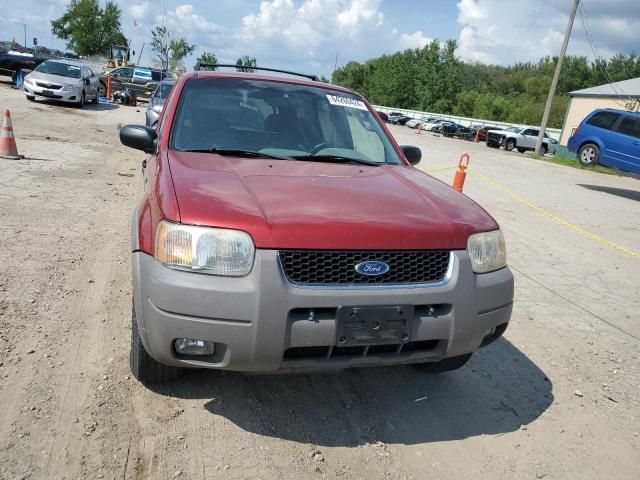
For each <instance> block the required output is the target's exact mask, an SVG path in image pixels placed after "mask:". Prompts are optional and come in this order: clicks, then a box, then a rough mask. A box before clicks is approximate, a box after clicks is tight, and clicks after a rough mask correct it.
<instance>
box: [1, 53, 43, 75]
mask: <svg viewBox="0 0 640 480" xmlns="http://www.w3.org/2000/svg"><path fill="white" fill-rule="evenodd" d="M40 63H42V59H37V58H35V57H34V56H33V55H31V54H28V53H21V52H17V51H13V50H0V75H6V76H7V77H11V81H12V82H13V83H16V78H17V74H18V72H19V71H21V70H27V71H31V70H33V69H34V68H36V66H38V65H39V64H40Z"/></svg>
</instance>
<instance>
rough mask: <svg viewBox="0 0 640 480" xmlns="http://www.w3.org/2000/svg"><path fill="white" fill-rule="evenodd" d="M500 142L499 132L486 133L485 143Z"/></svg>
mask: <svg viewBox="0 0 640 480" xmlns="http://www.w3.org/2000/svg"><path fill="white" fill-rule="evenodd" d="M500 142H502V135H500V134H499V133H488V134H487V143H500Z"/></svg>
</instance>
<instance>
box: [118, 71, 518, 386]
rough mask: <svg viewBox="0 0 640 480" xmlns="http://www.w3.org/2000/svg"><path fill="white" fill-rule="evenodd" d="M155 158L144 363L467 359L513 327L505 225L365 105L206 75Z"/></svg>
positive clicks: (431, 367) (140, 362) (145, 273)
mask: <svg viewBox="0 0 640 480" xmlns="http://www.w3.org/2000/svg"><path fill="white" fill-rule="evenodd" d="M120 138H121V141H122V142H123V143H124V144H125V145H127V146H129V147H133V148H137V149H140V150H143V151H144V152H146V153H147V154H149V155H148V157H147V158H146V159H145V160H144V161H143V163H142V164H143V171H144V182H145V193H144V196H143V199H142V201H141V202H140V204H139V206H138V208H137V209H136V211H135V213H134V215H133V225H132V250H133V261H132V263H133V292H134V293H133V321H132V344H131V368H132V371H133V374H134V375H135V376H136V378H138V379H139V380H141V381H143V382H158V381H163V380H167V379H169V378H172V377H174V376H175V375H177V374H178V373H179V372H180V370H181V368H185V367H199V368H212V369H227V370H236V371H274V370H280V369H283V370H284V369H292V368H296V369H297V368H327V367H330V368H343V367H352V366H365V365H390V364H407V363H411V364H419V365H420V366H421V368H422V369H424V370H427V371H432V372H441V371H446V370H452V369H455V368H459V367H461V366H462V365H464V363H465V362H466V361H467V360H468V359H469V357H470V356H471V354H472V352H473V351H475V350H477V349H478V348H479V347H482V346H484V345H487V344H489V343H491V342H492V341H494V340H496V339H497V338H498V337H500V335H502V333H503V332H504V330H505V329H506V327H507V324H508V322H509V319H510V316H511V309H512V301H513V276H512V274H511V272H510V270H509V269H508V268H507V266H506V252H505V244H504V239H503V236H502V233H501V232H500V230H499V227H498V225H497V224H496V222H495V221H494V220H493V218H491V216H490V215H489V214H487V213H486V212H485V211H484V210H483V209H482V208H481V207H480V206H478V205H477V204H476V203H475V202H473V201H472V200H470V199H469V198H468V197H466V196H464V195H462V194H460V193H458V192H456V191H455V190H453V189H452V188H450V187H449V186H447V185H445V184H444V183H442V182H440V181H438V180H436V179H434V178H432V177H430V176H429V175H426V174H425V173H423V172H421V171H420V170H418V169H416V168H414V167H413V166H412V165H413V164H416V163H417V162H419V161H420V156H421V153H420V150H419V149H417V148H415V147H409V146H399V145H397V144H396V142H395V140H394V139H393V137H392V136H391V135H390V134H389V132H388V131H387V130H386V128H385V126H384V125H383V124H382V123H381V122H380V119H379V117H378V115H376V114H375V112H374V110H373V109H372V107H371V106H370V105H369V103H368V102H367V101H366V100H365V99H364V98H362V97H361V96H360V95H358V94H357V93H354V92H352V91H350V90H347V89H344V88H340V87H338V86H335V85H330V84H327V83H321V82H317V81H313V80H307V79H304V80H300V79H298V78H293V77H292V76H289V77H286V76H262V75H258V74H257V73H241V72H238V73H221V72H198V71H197V72H194V73H190V74H185V75H182V76H181V77H180V78H179V79H178V81H177V82H176V85H175V87H174V88H173V89H172V91H171V93H170V95H169V97H168V98H167V101H166V104H165V108H164V110H163V112H162V114H161V117H160V120H159V122H158V126H157V129H153V128H150V127H144V126H138V125H128V126H125V127H123V128H122V129H121V131H120Z"/></svg>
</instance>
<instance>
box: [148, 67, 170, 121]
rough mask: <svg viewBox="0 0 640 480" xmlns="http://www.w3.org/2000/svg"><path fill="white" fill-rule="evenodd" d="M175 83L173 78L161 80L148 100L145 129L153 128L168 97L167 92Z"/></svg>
mask: <svg viewBox="0 0 640 480" xmlns="http://www.w3.org/2000/svg"><path fill="white" fill-rule="evenodd" d="M175 83H176V79H175V78H165V79H164V80H162V81H161V82H160V83H159V84H158V86H157V87H156V89H155V90H154V91H153V93H152V94H151V98H149V104H148V105H147V112H146V114H145V116H146V125H147V127H155V126H156V123H158V119H159V118H160V113H162V108H163V107H164V102H165V100H166V99H167V97H168V96H169V92H170V91H171V89H172V88H173V85H174V84H175Z"/></svg>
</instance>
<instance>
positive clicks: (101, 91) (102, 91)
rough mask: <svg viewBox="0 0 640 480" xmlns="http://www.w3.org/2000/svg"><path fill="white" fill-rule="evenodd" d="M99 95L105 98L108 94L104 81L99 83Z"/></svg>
mask: <svg viewBox="0 0 640 480" xmlns="http://www.w3.org/2000/svg"><path fill="white" fill-rule="evenodd" d="M98 96H99V97H103V98H104V97H106V96H107V85H106V84H105V83H104V82H100V84H99V85H98Z"/></svg>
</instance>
